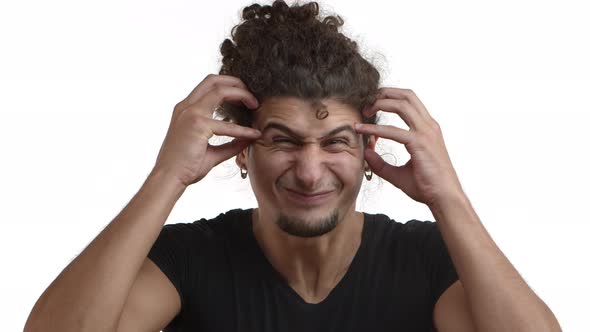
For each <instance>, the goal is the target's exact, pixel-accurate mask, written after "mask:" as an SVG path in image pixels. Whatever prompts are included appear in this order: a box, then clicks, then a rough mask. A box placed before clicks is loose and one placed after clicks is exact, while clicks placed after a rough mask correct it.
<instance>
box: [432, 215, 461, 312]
mask: <svg viewBox="0 0 590 332" xmlns="http://www.w3.org/2000/svg"><path fill="white" fill-rule="evenodd" d="M427 225H428V227H427V231H428V233H427V236H426V241H425V251H424V254H425V262H426V269H427V271H428V274H429V279H430V289H431V291H432V301H433V303H436V301H438V299H439V297H440V296H441V295H442V293H444V291H445V290H447V289H448V288H449V287H450V286H451V285H452V284H453V283H454V282H455V281H457V280H459V276H458V275H457V271H456V269H455V265H454V264H453V261H452V260H451V256H450V254H449V251H448V248H447V245H446V244H445V242H444V240H443V237H442V234H441V233H440V229H439V228H438V223H436V222H427Z"/></svg>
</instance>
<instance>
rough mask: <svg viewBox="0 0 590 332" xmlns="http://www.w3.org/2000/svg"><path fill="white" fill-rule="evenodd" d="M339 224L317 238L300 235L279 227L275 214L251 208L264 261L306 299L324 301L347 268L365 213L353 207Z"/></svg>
mask: <svg viewBox="0 0 590 332" xmlns="http://www.w3.org/2000/svg"><path fill="white" fill-rule="evenodd" d="M341 218H342V219H341V220H340V222H339V224H338V226H336V228H334V229H333V230H332V231H330V232H328V233H326V234H324V235H322V236H318V237H313V238H301V237H296V236H292V235H290V234H287V233H285V232H284V231H283V230H281V229H280V228H279V227H278V225H277V224H276V222H275V220H276V217H274V218H273V216H271V215H268V214H265V211H264V210H262V209H254V210H253V215H252V225H253V228H252V230H253V232H254V237H255V238H256V241H257V242H258V244H259V246H260V248H261V249H262V251H263V253H264V255H265V256H266V258H267V260H268V261H269V262H270V263H271V265H272V266H273V267H274V269H275V270H276V271H277V272H278V273H279V274H280V275H281V276H283V278H284V279H285V280H286V282H287V283H288V284H289V285H290V286H291V287H292V288H293V289H294V290H295V291H296V292H297V293H298V294H299V295H300V296H301V297H302V298H304V299H305V300H306V301H307V302H314V303H317V302H319V301H321V300H323V299H324V298H325V297H326V296H327V295H328V294H329V292H330V291H331V290H332V289H333V288H334V287H335V286H336V285H337V284H338V282H339V281H340V280H341V279H342V277H343V276H344V275H345V273H346V271H348V267H349V266H350V263H351V262H352V260H353V258H354V256H355V255H356V252H357V250H358V248H359V246H360V243H361V234H362V230H363V222H364V216H363V214H362V213H360V212H356V211H355V210H354V205H353V207H352V208H351V209H350V210H349V211H347V212H346V213H345V214H344V215H343V216H342V217H341Z"/></svg>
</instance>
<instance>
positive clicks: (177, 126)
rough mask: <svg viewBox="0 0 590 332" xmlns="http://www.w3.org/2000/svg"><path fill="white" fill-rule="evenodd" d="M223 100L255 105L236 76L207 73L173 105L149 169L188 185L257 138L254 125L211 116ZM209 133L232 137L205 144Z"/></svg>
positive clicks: (249, 105) (258, 133)
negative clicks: (166, 126) (160, 144)
mask: <svg viewBox="0 0 590 332" xmlns="http://www.w3.org/2000/svg"><path fill="white" fill-rule="evenodd" d="M225 100H227V101H228V102H234V103H235V102H242V103H243V104H244V105H246V106H247V107H248V108H250V109H256V108H258V107H259V104H258V101H257V100H256V98H255V97H254V95H253V94H252V93H250V92H249V91H248V89H247V87H246V85H245V84H244V83H243V82H242V81H241V80H240V79H239V78H237V77H233V76H229V75H213V74H211V75H208V76H207V77H206V78H205V79H204V80H203V81H202V82H201V83H199V85H197V87H196V88H195V89H194V90H193V91H192V92H191V93H190V94H189V95H188V96H187V97H186V98H185V99H184V100H182V101H181V102H179V103H178V104H177V105H176V106H175V107H174V112H173V113H172V120H171V121H170V127H169V128H168V133H167V134H166V137H165V139H164V142H163V143H162V147H161V148H160V152H159V153H158V157H157V160H156V164H155V166H154V170H152V173H154V172H155V171H162V172H164V173H165V174H167V175H171V176H172V177H173V178H175V179H176V180H178V181H180V183H181V184H182V185H184V186H186V187H188V186H189V185H191V184H193V183H195V182H198V181H200V180H201V179H202V178H203V177H205V175H207V173H209V171H210V170H211V169H212V168H213V167H215V166H216V165H218V164H219V163H221V162H222V161H224V160H226V159H229V158H231V157H233V156H235V155H236V154H238V153H239V152H240V151H242V150H243V149H244V148H246V146H248V145H249V144H250V143H252V142H253V141H254V140H256V139H258V138H259V137H260V131H258V130H256V129H253V128H248V127H243V126H239V125H237V124H233V123H229V122H226V121H221V120H214V119H213V118H212V116H213V112H214V110H215V109H216V108H217V106H219V105H221V103H222V102H223V101H225ZM213 135H223V136H232V137H236V139H234V140H233V141H231V142H228V143H225V144H222V145H219V146H215V145H210V144H209V138H211V137H212V136H213Z"/></svg>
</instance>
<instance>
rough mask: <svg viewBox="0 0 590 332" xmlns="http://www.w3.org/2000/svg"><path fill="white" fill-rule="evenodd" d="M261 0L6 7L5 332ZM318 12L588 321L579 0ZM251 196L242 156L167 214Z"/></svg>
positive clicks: (114, 205) (585, 27)
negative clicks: (421, 110) (340, 23)
mask: <svg viewBox="0 0 590 332" xmlns="http://www.w3.org/2000/svg"><path fill="white" fill-rule="evenodd" d="M248 4H249V2H245V1H207V2H205V1H199V2H198V1H181V0H174V1H112V0H109V1H101V2H81V1H64V0H57V1H40V0H31V1H19V2H16V1H12V2H2V3H1V5H0V43H1V44H0V50H1V51H0V112H1V113H0V114H1V115H0V144H1V145H0V148H1V149H0V151H1V158H2V159H1V160H2V161H1V163H0V167H1V172H0V184H1V185H0V195H1V197H0V206H1V208H0V213H1V219H0V220H1V221H2V231H1V232H0V246H1V247H0V255H1V257H0V261H1V269H2V271H1V273H0V277H1V278H2V280H1V282H0V294H2V295H1V296H0V306H1V308H0V312H1V313H2V314H1V316H2V317H3V318H2V326H3V330H5V331H17V330H22V328H23V326H24V323H25V321H26V318H27V316H28V314H29V312H30V310H31V308H32V306H33V305H34V303H35V301H36V300H37V299H38V297H39V296H40V295H41V293H42V292H43V291H44V289H45V288H46V287H47V286H48V285H49V284H50V283H51V281H53V280H54V278H55V277H56V276H57V275H58V274H59V273H60V272H61V270H62V269H63V268H64V267H65V266H66V265H67V264H68V263H69V262H70V261H71V260H72V259H74V258H75V257H76V255H78V254H79V252H81V251H82V250H83V249H84V248H85V246H86V245H87V244H88V243H89V242H90V241H91V240H92V239H93V238H94V237H95V236H96V235H97V234H98V233H99V232H100V231H101V230H102V229H103V228H104V227H105V226H106V225H107V224H108V223H109V222H110V221H111V220H112V219H113V218H114V217H115V216H116V215H117V214H118V213H119V211H120V210H121V209H122V208H123V207H124V206H125V205H126V204H127V202H128V201H129V199H131V197H132V196H133V195H134V194H135V193H136V191H137V190H138V189H139V187H140V186H141V184H142V183H143V181H144V180H145V177H146V175H147V174H148V173H149V171H150V170H151V167H152V166H153V163H154V161H155V158H156V156H157V153H158V151H159V148H160V145H161V143H162V140H163V138H164V135H165V133H166V130H167V128H168V124H169V121H170V116H171V114H172V108H173V106H174V105H175V104H176V103H177V102H178V101H180V100H181V99H183V98H184V97H185V96H186V95H187V94H188V93H189V92H190V91H191V90H192V89H193V88H194V86H195V85H196V84H197V83H199V82H200V81H201V80H202V79H203V78H204V77H205V76H206V75H207V74H209V73H215V74H216V73H218V70H219V65H220V54H219V45H220V44H221V42H222V41H223V39H224V38H225V37H227V36H229V32H230V29H231V27H232V26H233V25H235V24H236V23H238V21H239V12H240V9H241V8H242V7H244V6H246V5H248ZM323 4H324V7H323V8H324V9H325V10H327V11H328V12H329V13H330V12H337V13H338V14H340V15H341V16H342V17H343V18H344V21H345V32H346V33H348V34H349V35H350V36H351V37H352V38H353V39H356V40H357V41H358V42H359V44H360V45H361V48H362V50H363V53H364V54H365V55H366V56H367V57H368V58H370V59H371V60H373V61H374V63H375V64H376V65H377V66H378V67H379V68H381V70H382V76H383V85H385V86H393V87H402V88H410V89H413V90H414V91H415V92H416V94H417V95H418V97H419V98H420V99H421V100H422V101H423V103H424V104H425V105H426V107H427V108H428V110H429V112H430V114H431V115H432V116H433V117H434V118H435V119H436V120H437V121H438V122H439V123H440V124H441V127H442V130H443V134H444V139H445V142H446V144H447V148H448V151H449V154H450V156H451V159H452V161H453V164H454V166H455V168H456V170H457V173H458V174H459V178H460V180H461V183H462V184H463V187H464V189H465V191H466V193H467V195H468V197H469V198H470V200H471V202H472V204H473V205H474V207H475V209H476V211H477V213H478V215H479V216H480V218H481V220H482V222H483V223H484V225H485V227H486V229H487V230H488V231H489V232H490V234H491V235H492V237H493V239H494V240H495V241H496V243H497V244H498V246H499V247H500V248H501V249H502V251H503V252H504V253H505V254H506V256H507V257H508V258H509V259H510V261H511V262H512V264H513V265H514V266H515V267H516V268H517V270H518V271H519V272H520V273H521V274H522V276H523V277H524V279H525V280H526V281H527V283H528V284H529V285H530V287H531V288H532V289H533V290H534V291H535V292H536V294H538V295H539V296H540V297H541V298H542V299H543V300H544V301H545V302H546V303H547V304H548V305H549V307H550V308H551V309H552V310H553V312H554V313H555V315H556V316H557V318H558V319H559V321H560V323H561V325H562V327H563V329H564V331H588V330H589V329H590V323H588V319H587V314H588V308H589V306H588V298H590V292H589V286H588V280H590V273H589V272H590V271H589V268H588V263H587V261H588V258H587V256H588V253H590V244H589V242H590V241H589V240H588V230H590V227H588V221H589V220H588V213H587V207H588V203H587V198H588V194H587V188H588V185H589V184H590V183H589V182H590V181H589V178H588V175H587V171H588V170H589V169H590V167H589V165H588V164H589V163H588V156H587V155H588V147H587V145H588V142H589V141H590V140H589V138H590V135H589V134H588V131H587V127H588V125H587V122H586V120H588V112H589V111H590V102H589V101H588V89H589V88H590V84H589V81H590V79H589V78H588V77H590V65H589V61H588V59H590V51H589V47H588V45H589V44H588V40H589V37H588V31H590V21H589V20H588V14H589V11H588V10H587V9H586V8H585V7H584V6H585V5H584V4H583V1H559V2H558V1H505V0H504V1H494V2H489V3H474V2H472V1H431V2H424V1H387V2H386V1H373V0H364V1H361V2H359V1H354V2H350V3H348V2H344V1H335V0H331V1H325V2H324V3H323ZM396 117H397V116H394V117H393V118H391V119H390V120H392V121H396V120H399V118H396ZM398 123H399V122H398ZM406 128H407V127H406ZM384 148H385V150H383V151H389V152H393V154H394V155H395V156H396V157H397V158H398V162H397V163H398V164H399V165H401V164H404V163H405V162H406V161H407V160H408V158H409V155H408V154H407V152H406V150H405V149H404V148H403V146H400V145H399V144H397V143H394V144H391V145H389V148H387V147H384ZM370 184H371V186H368V187H365V188H364V189H361V190H362V196H361V197H360V199H359V206H358V208H359V209H360V210H364V211H367V212H382V213H385V214H387V215H389V216H390V217H392V218H394V219H396V220H397V221H400V222H405V221H407V220H410V219H422V220H425V219H426V220H432V219H433V218H432V215H431V214H430V211H429V210H428V208H427V207H426V206H425V205H423V204H421V203H418V202H415V201H413V200H412V199H410V198H409V197H407V196H406V195H405V194H403V193H402V192H401V191H400V190H398V189H396V188H395V187H393V186H392V185H390V184H389V183H387V182H383V183H381V184H379V183H378V182H376V181H372V182H371V183H370ZM255 204H256V202H255V200H254V196H253V194H252V193H251V190H250V187H249V183H248V182H247V181H242V180H241V179H240V177H239V175H238V174H237V167H236V166H235V164H234V162H233V159H231V160H230V161H228V162H226V163H224V164H222V165H221V166H220V167H218V168H216V169H215V170H214V171H213V172H212V173H210V174H209V175H208V176H207V177H206V178H205V179H204V180H203V181H202V182H200V183H198V184H197V185H193V186H191V187H190V188H189V189H188V190H187V191H186V192H185V194H184V195H183V196H182V198H181V199H180V200H179V201H178V203H177V204H176V206H175V208H174V210H173V211H172V214H171V215H170V217H169V218H168V221H167V223H176V222H190V221H193V220H196V219H199V218H202V217H207V218H209V217H214V216H216V215H217V214H219V213H220V212H223V211H226V210H228V209H230V208H238V207H241V208H246V207H253V206H255Z"/></svg>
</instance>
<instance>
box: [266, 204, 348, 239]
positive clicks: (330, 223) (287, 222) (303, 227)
mask: <svg viewBox="0 0 590 332" xmlns="http://www.w3.org/2000/svg"><path fill="white" fill-rule="evenodd" d="M339 222H340V218H338V211H337V210H334V211H332V212H331V213H330V215H329V216H327V217H325V218H320V219H319V220H315V221H314V222H309V221H306V220H305V219H302V218H298V217H292V216H287V215H285V214H283V213H281V214H279V218H278V219H277V222H276V223H277V225H278V226H279V227H280V228H281V229H282V230H283V231H284V232H285V233H287V234H289V235H293V236H297V237H305V238H311V237H317V236H322V235H324V234H326V233H328V232H330V231H331V230H333V229H334V228H336V226H338V223H339Z"/></svg>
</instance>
